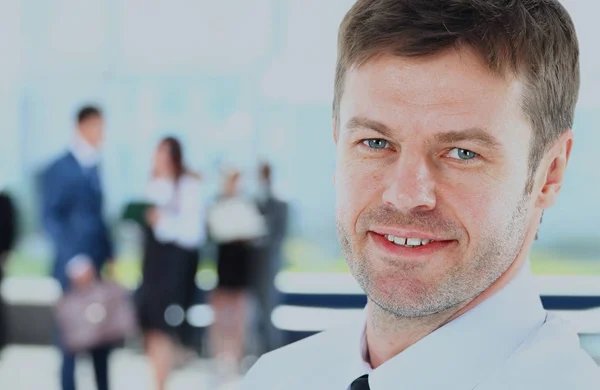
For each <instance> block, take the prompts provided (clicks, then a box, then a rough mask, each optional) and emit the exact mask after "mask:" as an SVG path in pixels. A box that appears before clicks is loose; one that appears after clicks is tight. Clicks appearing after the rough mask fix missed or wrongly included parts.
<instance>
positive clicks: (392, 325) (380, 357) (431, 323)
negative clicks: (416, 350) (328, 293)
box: [366, 232, 535, 369]
mask: <svg viewBox="0 0 600 390" xmlns="http://www.w3.org/2000/svg"><path fill="white" fill-rule="evenodd" d="M534 233H535V232H534ZM528 238H529V237H528ZM532 241H533V237H531V240H527V239H526V242H529V245H524V246H523V248H522V249H521V252H520V254H519V256H517V258H516V259H515V261H514V262H513V263H512V264H511V265H510V267H509V268H508V269H507V270H506V271H505V272H504V273H503V274H502V275H501V276H500V277H499V278H498V280H496V281H495V282H494V283H493V284H492V285H491V286H490V287H488V288H487V289H486V290H485V291H484V292H482V293H481V294H480V295H478V296H477V297H475V298H474V299H472V300H470V301H467V302H464V303H461V304H459V305H457V306H455V307H453V308H450V309H448V310H446V311H443V312H440V313H436V314H434V315H430V316H426V317H419V318H407V317H398V316H397V315H395V314H393V313H390V312H388V311H386V310H384V309H383V308H381V307H380V306H378V305H377V304H376V303H374V302H373V301H371V300H369V302H368V303H367V323H366V338H367V349H368V355H369V356H368V357H369V363H370V364H371V367H373V368H374V369H375V368H377V367H379V366H380V365H381V364H383V363H385V362H386V361H388V360H389V359H391V358H393V357H394V356H396V355H398V354H400V353H401V352H402V351H404V350H406V349H407V348H409V347H410V346H411V345H413V344H416V343H417V342H418V341H420V340H421V339H423V338H424V337H425V336H427V335H429V334H430V333H432V332H434V331H435V330H437V329H439V328H441V327H443V326H444V325H446V324H448V323H449V322H451V321H453V320H455V319H457V318H458V317H460V316H461V315H463V314H464V313H466V312H468V311H469V310H471V309H473V308H475V307H476V306H477V305H479V304H480V303H482V302H483V301H485V300H486V299H488V298H490V297H491V296H492V295H494V294H495V293H497V292H498V291H500V290H502V289H503V288H504V287H505V286H506V285H507V284H508V283H510V281H512V280H513V279H514V278H515V277H516V275H517V274H518V272H519V271H520V270H521V268H522V267H523V265H524V263H525V261H526V259H527V253H529V249H530V247H531V242H532Z"/></svg>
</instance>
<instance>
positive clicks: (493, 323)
mask: <svg viewBox="0 0 600 390" xmlns="http://www.w3.org/2000/svg"><path fill="white" fill-rule="evenodd" d="M528 266H529V264H528V263H526V265H525V266H524V267H523V269H522V270H521V271H520V272H519V274H518V275H517V276H516V277H515V279H513V280H512V281H511V282H510V283H509V284H508V285H507V286H506V287H504V289H502V290H501V291H499V292H498V293H496V294H495V295H493V296H491V297H490V298H488V299H487V300H485V301H484V302H482V303H480V304H479V305H478V306H476V307H475V308H473V309H472V310H470V311H468V312H466V313H465V314H463V315H462V316H460V317H459V318H457V319H455V320H454V321H452V322H450V323H448V324H446V325H445V326H443V327H441V328H440V329H438V330H436V331H435V332H433V333H431V334H429V335H428V336H426V337H425V338H423V339H421V340H420V341H419V342H417V343H416V344H414V345H413V346H411V347H409V348H408V349H406V350H405V351H403V352H402V353H400V354H399V355H397V356H396V357H394V358H392V359H390V360H388V361H387V362H385V363H384V364H382V365H381V366H380V367H378V368H377V369H375V370H370V366H369V365H368V364H367V363H366V362H365V361H364V356H365V355H366V341H365V340H366V339H365V333H364V324H363V327H362V330H361V332H360V337H361V354H360V355H359V354H356V355H355V356H357V359H356V360H357V361H360V363H361V364H360V365H359V363H357V362H354V363H353V364H350V367H349V370H350V372H349V373H348V374H349V375H350V376H349V378H348V379H349V380H350V382H352V380H353V379H355V378H356V377H359V376H361V375H364V374H367V373H368V374H370V375H369V376H370V378H369V382H370V384H371V388H372V389H390V388H399V389H417V388H418V389H438V388H447V386H448V384H452V387H451V388H452V389H456V390H463V389H465V390H466V389H472V388H474V387H475V386H476V385H477V384H478V383H479V382H481V381H482V380H483V379H484V378H485V377H486V376H488V375H489V374H490V372H491V371H492V370H494V369H496V368H498V367H499V366H501V365H502V364H503V363H504V362H505V361H506V360H507V359H508V358H509V357H510V355H511V354H512V353H513V352H514V351H515V350H516V349H517V348H518V347H519V346H520V345H521V344H522V343H523V342H524V341H525V339H526V338H527V337H528V336H529V335H530V334H531V333H532V332H533V331H534V330H535V329H537V328H539V327H541V326H542V324H543V323H544V321H545V320H546V311H545V310H544V308H543V307H542V303H541V300H540V296H539V293H538V292H537V291H536V290H535V288H534V285H533V281H532V277H531V273H530V271H529V269H528ZM365 319H366V311H365ZM357 335H358V334H357ZM350 382H349V383H350Z"/></svg>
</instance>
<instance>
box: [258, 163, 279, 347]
mask: <svg viewBox="0 0 600 390" xmlns="http://www.w3.org/2000/svg"><path fill="white" fill-rule="evenodd" d="M259 175H260V176H259V196H258V199H257V203H258V209H259V210H260V213H261V214H262V215H263V217H264V218H265V221H266V225H267V232H268V234H267V236H266V237H265V238H264V239H263V240H261V241H260V245H259V246H258V248H257V251H256V252H257V256H256V261H255V266H254V272H253V276H254V278H253V286H252V287H253V292H254V294H255V296H256V298H257V301H258V306H259V311H260V313H259V316H258V324H257V325H258V331H259V336H260V342H261V346H260V347H261V353H266V352H269V351H272V350H274V349H276V348H278V347H280V346H281V334H280V332H279V331H278V330H277V329H276V328H275V326H273V323H272V321H271V312H272V311H273V309H274V308H275V306H277V304H278V303H279V301H280V296H281V294H280V292H279V290H278V289H277V288H276V287H275V277H276V276H277V274H278V273H279V271H280V270H281V268H282V266H283V244H284V241H285V237H286V233H287V226H288V205H287V203H286V202H284V201H282V200H280V199H278V198H277V197H276V196H275V195H274V193H273V186H272V168H271V165H269V164H268V163H263V164H261V166H260V172H259Z"/></svg>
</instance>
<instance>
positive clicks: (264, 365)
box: [242, 327, 359, 390]
mask: <svg viewBox="0 0 600 390" xmlns="http://www.w3.org/2000/svg"><path fill="white" fill-rule="evenodd" d="M353 336H354V332H353V328H351V327H347V328H340V329H335V330H328V331H324V332H321V333H318V334H316V335H314V336H310V337H307V338H305V339H302V340H300V341H297V342H295V343H292V344H290V345H287V346H285V347H282V348H279V349H277V350H275V351H272V352H269V353H267V354H265V355H263V356H262V357H261V358H260V359H259V360H258V362H257V363H256V364H255V365H254V366H253V367H252V369H251V370H250V371H249V372H248V374H247V375H246V378H245V379H244V382H243V385H242V390H250V389H256V388H259V387H258V385H259V384H260V386H263V387H264V386H266V387H264V388H267V387H268V388H272V389H279V388H280V387H278V386H283V382H284V381H285V380H286V379H287V378H299V377H302V376H305V375H315V374H317V373H318V372H319V371H320V370H322V369H323V368H324V367H327V366H330V365H331V364H332V362H335V361H336V360H337V358H339V356H340V353H343V352H342V351H341V347H347V346H348V345H352V344H356V346H357V347H356V354H358V353H359V347H358V342H359V340H358V339H355V338H354V337H353Z"/></svg>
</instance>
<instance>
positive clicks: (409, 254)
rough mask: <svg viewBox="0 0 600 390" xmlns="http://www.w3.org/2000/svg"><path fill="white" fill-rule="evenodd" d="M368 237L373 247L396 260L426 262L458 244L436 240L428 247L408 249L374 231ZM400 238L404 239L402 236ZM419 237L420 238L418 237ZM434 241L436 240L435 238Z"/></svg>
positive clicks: (451, 241) (453, 241)
mask: <svg viewBox="0 0 600 390" xmlns="http://www.w3.org/2000/svg"><path fill="white" fill-rule="evenodd" d="M387 234H393V233H387ZM393 235H395V234H393ZM368 237H369V240H370V241H371V242H372V243H373V245H374V246H375V247H376V248H377V249H379V250H380V251H382V252H383V253H385V254H386V255H391V256H393V257H396V258H404V259H409V258H410V259H417V260H425V259H428V258H430V257H431V256H433V255H435V254H436V253H439V252H441V251H444V250H448V249H450V248H451V247H452V246H453V245H454V244H456V241H455V240H439V241H437V240H436V241H434V242H432V243H430V244H427V245H422V246H418V247H414V248H408V247H405V246H401V245H396V244H394V243H392V242H390V241H389V240H388V239H387V238H386V237H385V235H382V234H379V233H375V232H373V231H370V232H369V233H368ZM400 237H402V236H400ZM413 237H414V236H413ZM417 237H419V236H418V235H417ZM409 238H410V237H409ZM414 238H416V237H414ZM419 238H426V237H423V236H421V237H419ZM427 239H429V238H427ZM433 240H435V238H434V239H433Z"/></svg>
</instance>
